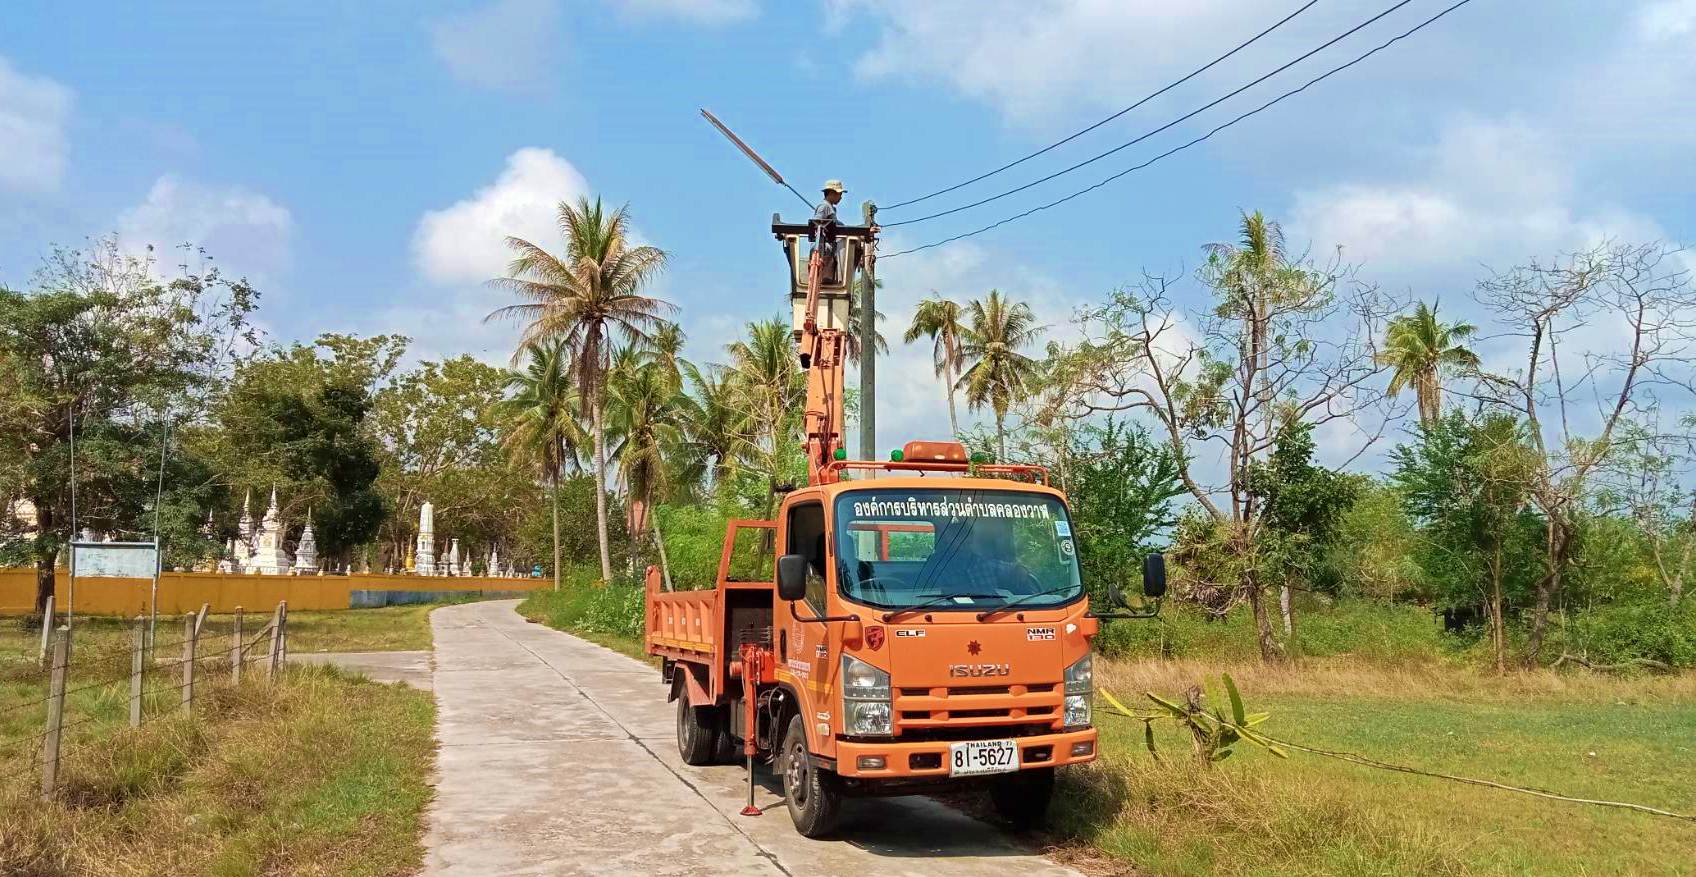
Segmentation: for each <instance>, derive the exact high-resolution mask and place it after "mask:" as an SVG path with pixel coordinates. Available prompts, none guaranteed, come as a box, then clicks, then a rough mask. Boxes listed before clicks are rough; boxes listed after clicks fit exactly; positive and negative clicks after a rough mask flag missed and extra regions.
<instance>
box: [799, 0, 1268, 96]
mask: <svg viewBox="0 0 1696 877" xmlns="http://www.w3.org/2000/svg"><path fill="white" fill-rule="evenodd" d="M1249 8H1250V5H1249V4H1244V3H1241V2H1233V0H1192V2H1185V3H1126V2H1123V0H1064V2H1042V3H1031V2H1028V0H929V2H925V3H911V2H904V0H834V2H833V4H832V7H831V18H832V21H833V22H834V23H836V24H841V23H845V22H847V21H849V20H850V19H852V18H853V17H855V16H863V17H865V18H867V19H870V20H871V21H873V22H875V23H876V24H877V26H878V28H879V33H878V41H877V44H876V45H875V46H874V47H873V48H872V49H871V50H869V51H867V52H866V53H864V54H862V55H861V56H860V57H859V59H858V60H857V61H856V64H855V70H856V72H858V73H859V74H860V75H861V76H863V77H866V78H870V79H896V80H906V81H913V82H917V83H921V84H930V83H940V84H942V85H944V86H947V87H950V88H952V89H954V90H955V91H957V92H959V93H961V94H964V95H966V96H967V97H970V98H973V99H975V100H979V101H982V102H984V103H987V104H990V105H991V106H994V107H997V108H998V109H1000V110H1001V111H1002V112H1003V113H1004V114H1006V115H1008V116H1010V117H1013V118H1018V119H1026V120H1029V119H1033V118H1041V117H1046V116H1048V115H1050V114H1053V113H1056V112H1057V111H1059V110H1061V109H1062V108H1069V107H1072V106H1088V107H1098V106H1103V105H1105V104H1109V103H1116V102H1118V101H1120V100H1121V98H1122V96H1123V95H1125V94H1130V93H1132V92H1139V93H1140V92H1146V91H1148V90H1149V85H1150V83H1151V77H1155V78H1158V77H1160V76H1163V75H1165V71H1167V69H1168V68H1172V69H1176V67H1177V66H1178V65H1181V64H1193V63H1194V61H1195V59H1196V58H1199V57H1201V56H1202V55H1203V54H1205V53H1207V52H1215V51H1217V46H1218V43H1219V41H1220V35H1221V34H1236V33H1238V32H1241V31H1243V30H1244V27H1245V25H1244V21H1245V16H1247V18H1248V19H1253V18H1257V17H1258V16H1257V15H1256V14H1255V13H1252V12H1249ZM1259 15H1264V13H1259ZM1245 36H1246V34H1245Z"/></svg>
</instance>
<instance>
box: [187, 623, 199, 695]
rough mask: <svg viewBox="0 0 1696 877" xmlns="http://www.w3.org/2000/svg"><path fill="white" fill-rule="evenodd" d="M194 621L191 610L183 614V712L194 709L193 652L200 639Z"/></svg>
mask: <svg viewBox="0 0 1696 877" xmlns="http://www.w3.org/2000/svg"><path fill="white" fill-rule="evenodd" d="M194 622H195V618H194V613H193V612H190V613H188V614H187V615H185V616H183V712H192V711H193V710H194V652H195V646H197V645H199V639H200V628H199V627H198V626H196V625H195V623H194Z"/></svg>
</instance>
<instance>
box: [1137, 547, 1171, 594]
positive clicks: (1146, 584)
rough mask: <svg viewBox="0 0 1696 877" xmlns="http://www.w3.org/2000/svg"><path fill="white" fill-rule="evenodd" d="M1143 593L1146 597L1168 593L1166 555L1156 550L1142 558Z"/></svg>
mask: <svg viewBox="0 0 1696 877" xmlns="http://www.w3.org/2000/svg"><path fill="white" fill-rule="evenodd" d="M1142 593H1143V596H1145V597H1163V596H1165V595H1166V555H1164V554H1160V553H1158V552H1156V553H1154V554H1150V555H1149V556H1147V557H1145V558H1143V559H1142Z"/></svg>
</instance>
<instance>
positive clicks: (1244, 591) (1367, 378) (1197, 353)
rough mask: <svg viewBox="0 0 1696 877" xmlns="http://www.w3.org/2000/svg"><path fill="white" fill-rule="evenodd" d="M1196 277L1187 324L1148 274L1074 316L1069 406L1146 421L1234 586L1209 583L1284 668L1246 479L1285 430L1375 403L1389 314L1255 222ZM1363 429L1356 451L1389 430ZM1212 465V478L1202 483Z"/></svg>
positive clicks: (1269, 226)
mask: <svg viewBox="0 0 1696 877" xmlns="http://www.w3.org/2000/svg"><path fill="white" fill-rule="evenodd" d="M1198 276H1199V279H1200V280H1201V281H1202V282H1203V283H1205V284H1206V285H1207V286H1208V287H1209V288H1211V290H1212V292H1213V295H1214V300H1215V302H1216V305H1215V307H1214V308H1213V309H1212V310H1210V311H1208V312H1207V313H1206V314H1205V315H1202V316H1199V317H1197V318H1195V319H1194V320H1187V319H1185V318H1184V317H1183V316H1181V315H1180V314H1179V313H1178V311H1177V309H1176V307H1175V305H1174V304H1173V301H1172V299H1171V297H1170V295H1169V291H1170V287H1171V283H1170V281H1169V280H1168V279H1167V278H1165V277H1160V276H1152V275H1151V276H1146V277H1145V278H1144V280H1143V282H1142V283H1141V284H1140V285H1139V286H1138V287H1137V288H1134V289H1121V290H1119V291H1117V292H1115V293H1113V294H1112V296H1111V297H1110V298H1109V301H1108V302H1107V303H1106V304H1105V305H1103V306H1101V307H1098V308H1093V309H1088V310H1086V311H1085V312H1084V313H1082V314H1081V317H1082V323H1083V325H1084V329H1085V332H1086V341H1085V343H1084V344H1083V345H1082V346H1081V347H1080V349H1079V352H1078V354H1077V357H1076V359H1077V360H1078V361H1079V362H1081V363H1087V365H1086V366H1084V368H1085V372H1086V373H1085V375H1084V377H1083V380H1081V382H1080V383H1081V385H1082V388H1083V390H1084V392H1082V393H1080V394H1078V397H1077V403H1076V404H1077V406H1078V408H1079V410H1080V412H1081V413H1091V412H1108V411H1132V410H1135V411H1142V412H1146V413H1147V414H1149V415H1150V416H1152V417H1153V418H1154V420H1155V421H1156V423H1157V424H1158V432H1159V433H1161V434H1162V435H1163V436H1164V438H1165V440H1166V441H1167V442H1169V443H1170V445H1171V448H1172V451H1173V455H1174V456H1175V457H1176V459H1177V461H1178V467H1179V477H1180V478H1181V480H1182V482H1183V484H1184V486H1185V487H1186V488H1187V489H1188V491H1189V493H1190V494H1191V495H1192V496H1193V497H1194V498H1195V501H1196V503H1197V504H1198V505H1199V506H1200V508H1201V511H1202V513H1203V514H1204V515H1205V516H1206V518H1207V519H1208V521H1209V523H1210V525H1211V527H1212V528H1213V530H1214V531H1215V532H1214V533H1212V534H1210V536H1209V541H1210V543H1211V544H1212V545H1214V546H1216V547H1217V548H1218V549H1219V550H1220V551H1222V552H1223V553H1224V554H1225V555H1228V556H1229V562H1226V563H1223V564H1221V565H1220V569H1221V570H1223V571H1224V572H1222V573H1221V576H1220V577H1221V578H1227V579H1234V580H1231V581H1220V582H1217V583H1214V584H1216V585H1218V586H1220V589H1221V590H1222V591H1223V592H1224V593H1227V594H1229V595H1231V596H1230V599H1233V600H1234V599H1246V600H1247V602H1248V603H1249V606H1250V608H1251V610H1252V611H1253V613H1254V619H1255V625H1256V630H1257V635H1258V639H1259V646H1260V652H1261V656H1262V658H1263V659H1265V660H1267V661H1273V660H1278V659H1280V658H1282V657H1283V656H1284V654H1285V649H1284V646H1283V643H1282V642H1281V641H1280V639H1279V637H1278V636H1277V635H1276V634H1275V633H1274V631H1273V628H1272V623H1271V621H1270V618H1269V613H1268V609H1267V606H1266V605H1265V600H1264V599H1263V595H1264V587H1265V585H1266V584H1267V583H1266V582H1264V581H1262V579H1263V577H1264V576H1263V575H1262V573H1263V571H1264V570H1263V567H1262V564H1261V563H1259V562H1258V560H1257V556H1258V555H1257V546H1258V543H1259V540H1260V537H1261V532H1260V531H1261V526H1262V522H1261V513H1262V509H1261V508H1259V506H1258V501H1257V499H1256V497H1255V495H1254V493H1253V491H1252V490H1251V489H1250V484H1249V480H1250V478H1249V475H1250V471H1251V468H1252V467H1253V465H1254V464H1255V463H1256V462H1257V461H1260V460H1263V459H1265V457H1266V456H1267V455H1268V454H1269V453H1270V452H1271V451H1272V449H1273V447H1274V445H1275V444H1276V442H1277V439H1278V434H1279V432H1280V429H1281V427H1283V426H1284V425H1287V424H1290V423H1294V422H1306V423H1311V424H1314V425H1316V426H1322V425H1324V424H1327V423H1330V422H1332V421H1339V420H1346V421H1356V420H1357V417H1359V415H1361V414H1363V413H1364V412H1365V411H1366V410H1367V409H1370V408H1376V407H1377V406H1379V405H1380V404H1381V403H1382V402H1383V400H1384V395H1383V391H1382V390H1381V389H1380V387H1381V385H1382V382H1381V381H1376V380H1372V379H1373V378H1374V376H1376V375H1378V374H1380V373H1381V372H1382V371H1383V367H1382V366H1380V365H1379V364H1378V363H1377V362H1375V360H1374V354H1375V352H1376V351H1375V349H1374V343H1375V339H1376V338H1377V337H1379V336H1380V335H1381V330H1382V326H1383V323H1384V322H1385V320H1386V319H1387V317H1388V315H1389V313H1390V312H1391V307H1390V306H1389V302H1387V301H1386V300H1385V299H1384V298H1383V297H1382V296H1381V295H1380V294H1379V292H1378V290H1377V289H1375V288H1373V287H1370V286H1366V285H1362V284H1359V283H1357V282H1355V281H1354V279H1353V278H1352V276H1351V275H1350V272H1348V271H1347V270H1346V269H1345V268H1344V266H1342V265H1341V264H1339V263H1333V264H1330V265H1328V266H1325V267H1323V268H1320V267H1316V266H1315V265H1314V264H1313V262H1312V261H1311V260H1309V259H1308V258H1306V257H1305V256H1301V257H1292V256H1290V255H1288V254H1286V253H1285V252H1284V248H1283V241H1282V235H1281V234H1280V232H1279V230H1278V227H1277V224H1276V223H1273V222H1270V221H1267V220H1265V219H1264V218H1263V217H1261V216H1260V214H1258V213H1256V214H1250V215H1246V216H1244V217H1243V223H1242V240H1241V241H1240V242H1239V243H1237V244H1233V245H1216V246H1214V247H1210V248H1209V258H1208V261H1207V263H1206V265H1205V266H1204V267H1203V268H1202V270H1201V271H1200V272H1199V275H1198ZM1359 421H1360V422H1362V423H1371V424H1372V429H1374V430H1375V431H1376V434H1374V435H1369V436H1368V437H1367V439H1366V440H1365V441H1364V442H1363V443H1362V448H1361V450H1364V449H1365V446H1367V445H1369V444H1371V443H1372V442H1373V441H1375V440H1376V439H1377V438H1378V437H1379V436H1381V435H1382V434H1383V429H1384V424H1387V423H1388V422H1390V421H1389V418H1387V417H1386V416H1383V415H1382V412H1380V414H1379V415H1378V416H1374V417H1371V418H1359ZM1357 455H1358V452H1357ZM1213 461H1218V463H1219V466H1218V467H1217V468H1218V469H1219V470H1222V474H1221V475H1219V476H1218V477H1217V478H1210V477H1209V475H1208V474H1206V473H1208V472H1209V471H1210V470H1213V469H1214V467H1213V465H1212V464H1213ZM1281 602H1282V605H1283V606H1284V607H1285V613H1286V616H1285V617H1286V621H1287V623H1286V631H1288V630H1290V629H1291V626H1290V625H1289V623H1288V619H1289V614H1288V613H1289V610H1288V608H1287V607H1288V601H1287V600H1284V601H1281Z"/></svg>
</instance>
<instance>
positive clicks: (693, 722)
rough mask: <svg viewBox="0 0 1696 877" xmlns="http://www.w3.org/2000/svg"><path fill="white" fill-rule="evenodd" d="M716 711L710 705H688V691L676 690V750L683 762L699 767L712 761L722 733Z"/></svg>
mask: <svg viewBox="0 0 1696 877" xmlns="http://www.w3.org/2000/svg"><path fill="white" fill-rule="evenodd" d="M716 713H717V710H715V709H713V708H712V707H697V706H690V705H689V692H687V691H681V692H678V695H677V751H678V754H680V755H682V756H683V763H684V764H688V765H692V766H694V767H701V766H704V765H708V764H712V763H713V756H714V755H716V754H717V753H718V746H719V737H720V735H721V734H722V733H723V732H722V731H720V730H719V725H718V721H717V715H716Z"/></svg>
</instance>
